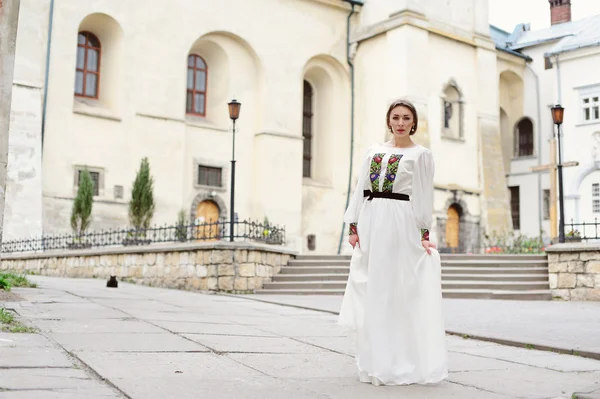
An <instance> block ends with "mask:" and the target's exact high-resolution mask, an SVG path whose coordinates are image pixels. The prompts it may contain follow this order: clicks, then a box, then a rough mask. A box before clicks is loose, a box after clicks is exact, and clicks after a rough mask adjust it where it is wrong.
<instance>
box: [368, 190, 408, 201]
mask: <svg viewBox="0 0 600 399" xmlns="http://www.w3.org/2000/svg"><path fill="white" fill-rule="evenodd" d="M363 195H364V196H365V197H368V198H367V201H371V200H372V199H373V198H388V199H395V200H398V201H410V197H409V196H408V195H406V194H399V193H382V192H379V191H371V190H364V191H363Z"/></svg>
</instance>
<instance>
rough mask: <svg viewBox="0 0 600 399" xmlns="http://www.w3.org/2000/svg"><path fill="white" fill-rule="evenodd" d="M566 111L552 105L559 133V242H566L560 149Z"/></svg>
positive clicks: (553, 116)
mask: <svg viewBox="0 0 600 399" xmlns="http://www.w3.org/2000/svg"><path fill="white" fill-rule="evenodd" d="M564 113H565V109H564V108H563V107H561V106H560V104H556V105H555V106H554V107H552V120H553V121H554V124H555V125H556V130H557V135H558V140H557V141H558V165H556V168H557V169H558V208H559V217H560V220H559V222H558V242H565V204H564V198H563V180H562V168H563V165H562V152H561V150H560V138H561V125H562V123H563V116H564Z"/></svg>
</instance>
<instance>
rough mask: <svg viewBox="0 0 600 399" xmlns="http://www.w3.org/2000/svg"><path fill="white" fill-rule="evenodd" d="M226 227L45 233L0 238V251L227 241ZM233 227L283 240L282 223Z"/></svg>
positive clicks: (246, 236)
mask: <svg viewBox="0 0 600 399" xmlns="http://www.w3.org/2000/svg"><path fill="white" fill-rule="evenodd" d="M229 229H230V223H229V222H228V221H226V220H219V221H216V222H208V223H193V224H185V225H184V224H180V225H172V226H167V225H165V226H154V227H151V228H147V229H134V228H126V229H108V230H99V231H93V232H89V233H84V234H81V235H78V234H56V235H46V236H42V237H40V238H32V239H23V240H11V241H4V242H2V253H17V252H43V251H50V250H69V249H86V248H98V247H111V246H131V245H150V244H154V243H168V242H173V243H177V242H202V241H217V240H227V241H229V240H230V238H231V235H230V231H229ZM233 230H234V231H233V238H234V241H257V242H263V243H266V244H272V245H284V244H285V227H283V226H279V225H273V224H270V223H260V222H253V221H247V220H245V221H235V222H234V229H233Z"/></svg>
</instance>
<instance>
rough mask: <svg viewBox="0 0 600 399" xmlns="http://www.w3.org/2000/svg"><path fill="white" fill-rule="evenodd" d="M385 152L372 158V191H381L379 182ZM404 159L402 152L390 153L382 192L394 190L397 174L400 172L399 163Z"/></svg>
mask: <svg viewBox="0 0 600 399" xmlns="http://www.w3.org/2000/svg"><path fill="white" fill-rule="evenodd" d="M385 156H386V154H385V153H377V154H374V155H373V158H371V167H370V169H369V179H370V180H371V191H373V192H375V191H379V182H380V181H381V173H382V165H383V159H384V157H385ZM400 159H402V154H390V156H389V159H388V162H387V166H386V168H385V176H384V180H383V187H382V190H381V191H382V192H392V188H393V187H394V181H395V180H396V174H397V173H398V164H399V163H400Z"/></svg>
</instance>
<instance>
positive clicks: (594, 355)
mask: <svg viewBox="0 0 600 399" xmlns="http://www.w3.org/2000/svg"><path fill="white" fill-rule="evenodd" d="M217 295H222V296H229V297H234V298H240V299H245V300H250V301H256V302H263V303H270V304H272V305H279V306H287V307H290V308H297V309H304V310H313V311H315V312H321V313H328V314H332V315H336V316H337V315H339V312H335V311H332V310H326V309H318V308H313V307H310V306H302V305H294V304H289V303H282V302H277V301H273V300H268V299H258V298H252V297H249V296H246V295H235V294H227V293H217ZM446 334H448V335H455V336H460V337H464V338H468V339H474V340H477V341H484V342H493V343H496V344H500V345H505V346H513V347H516V348H525V349H534V350H539V351H545V352H554V353H562V354H565V355H572V356H580V357H584V358H589V359H594V360H600V353H599V352H590V351H582V350H575V349H567V348H560V347H557V346H548V345H540V344H535V343H530V342H521V341H512V340H508V339H503V338H495V337H486V336H483V335H473V334H469V333H468V332H461V331H450V330H446ZM590 389H592V388H590ZM575 395H579V396H575ZM582 395H583V396H582ZM590 395H591V396H590ZM572 399H600V388H598V390H596V391H590V392H588V393H574V394H573V397H572Z"/></svg>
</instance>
